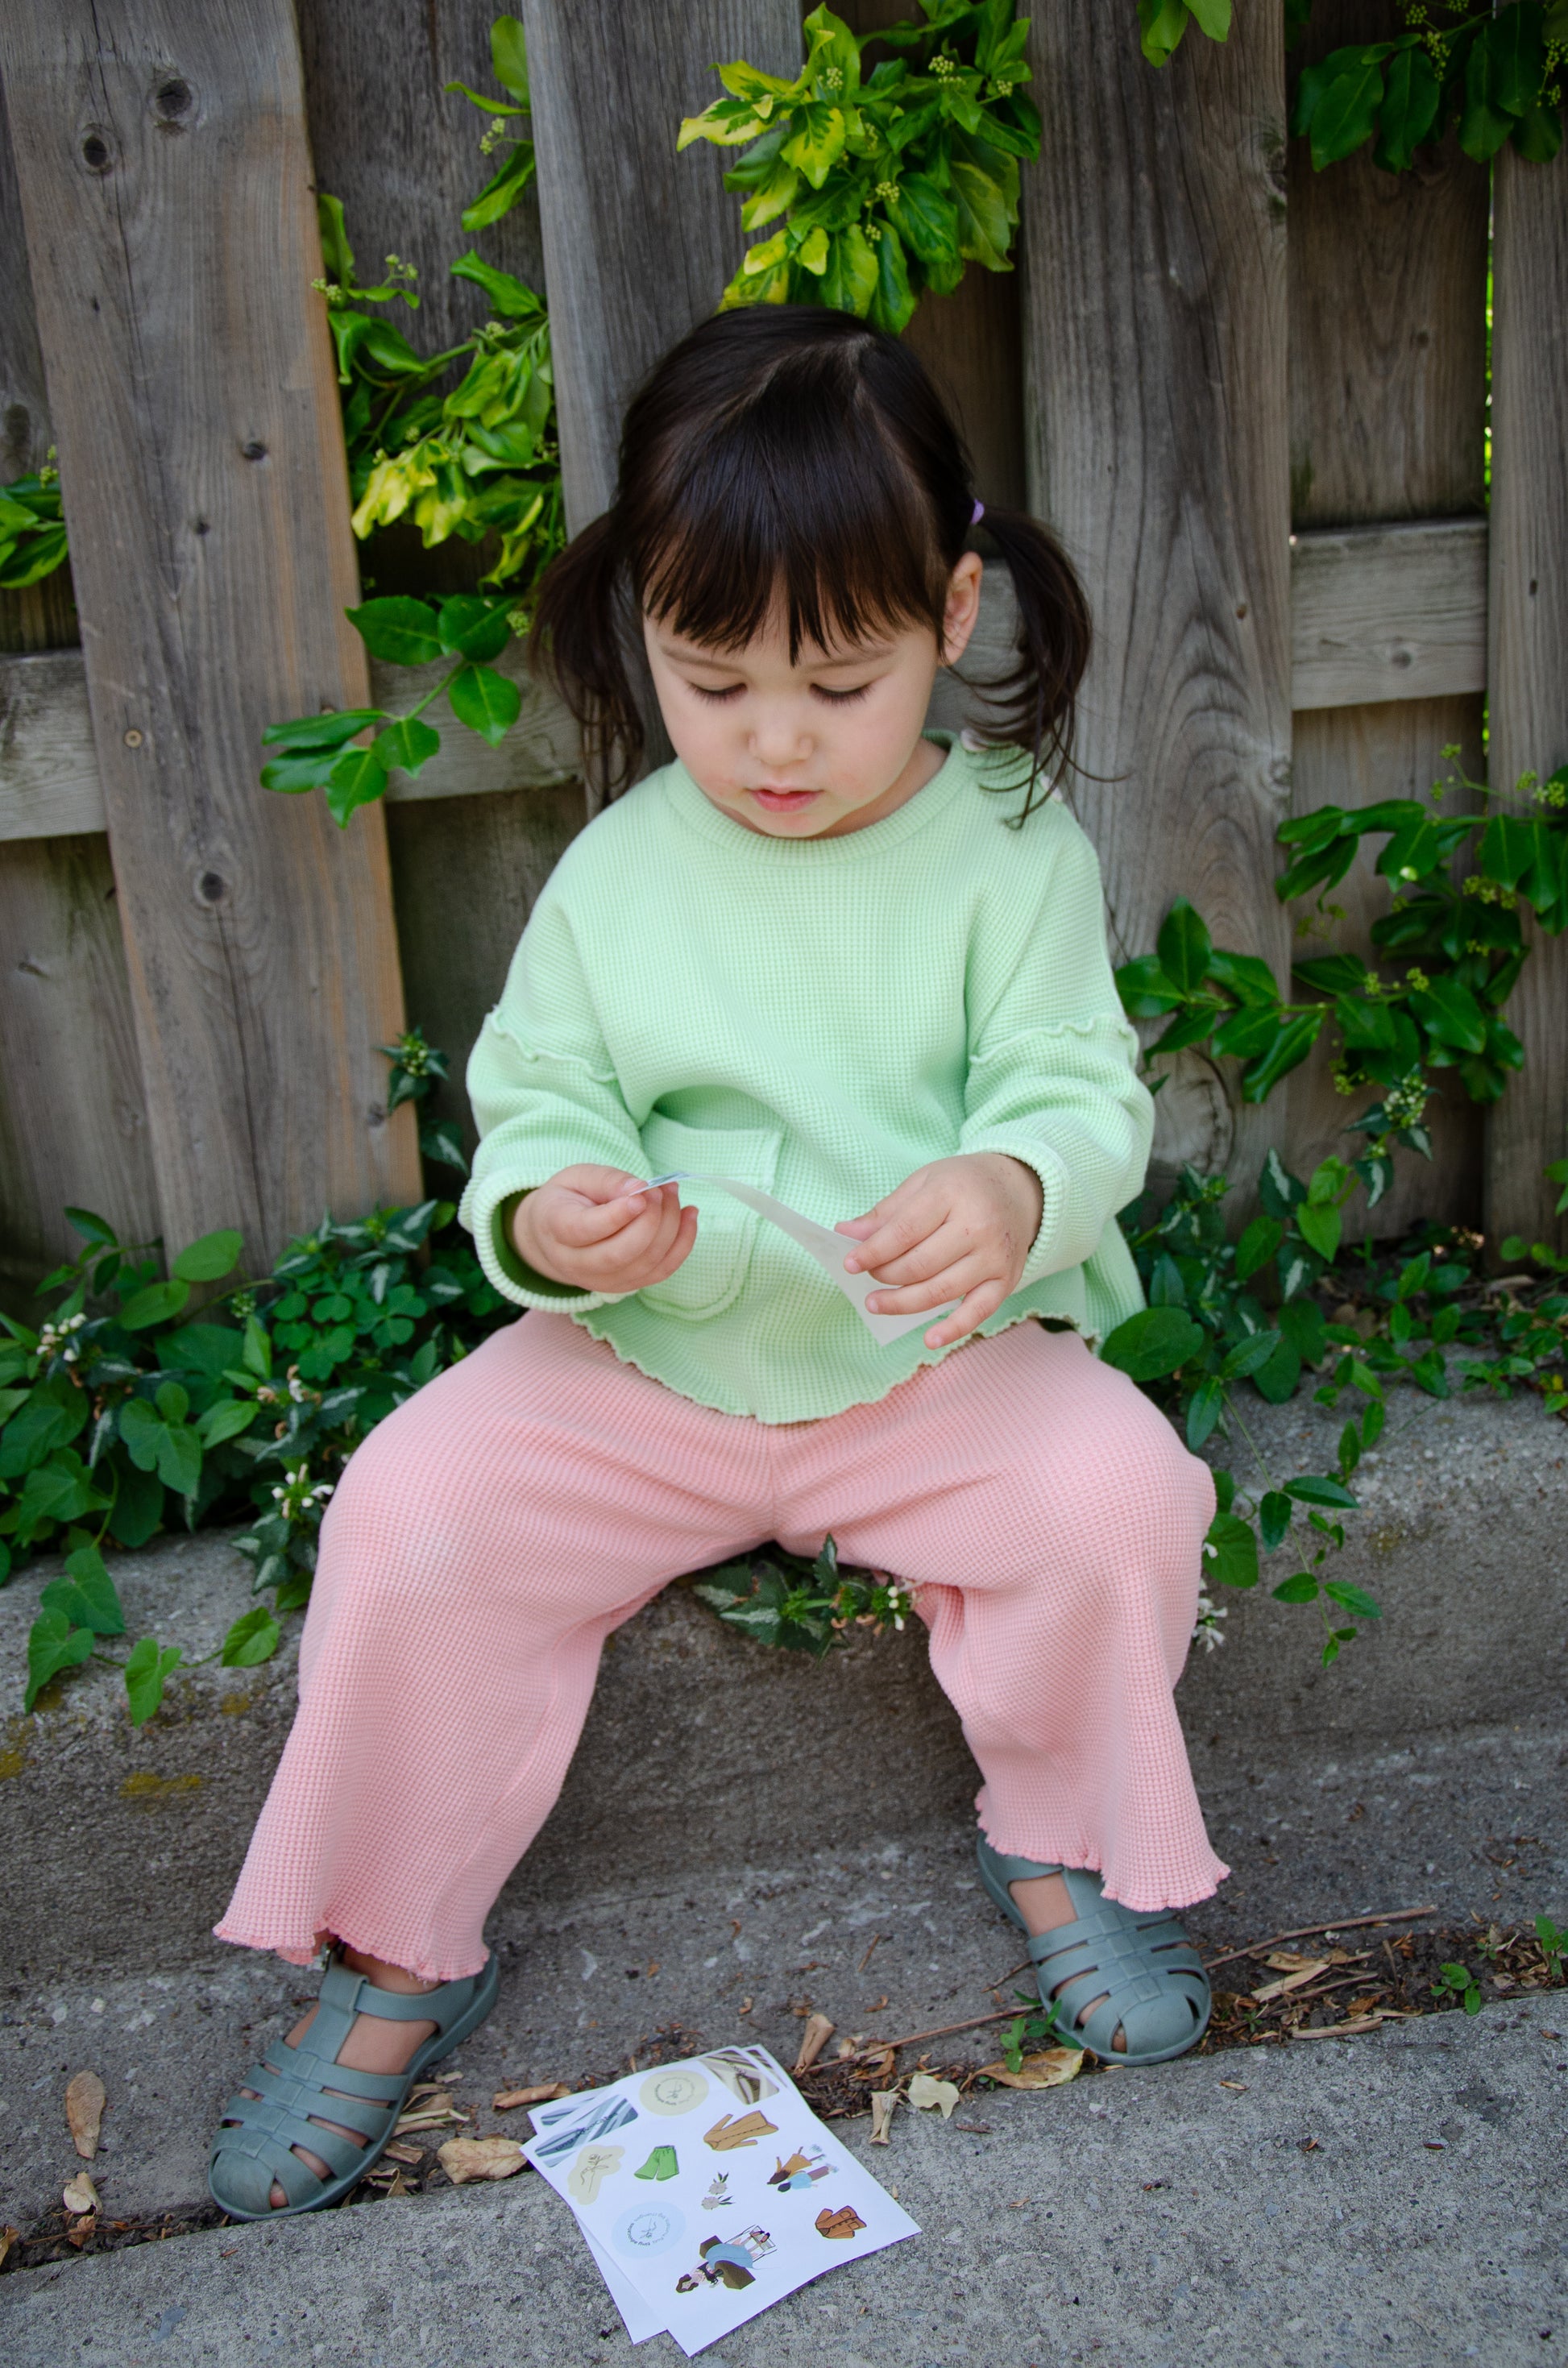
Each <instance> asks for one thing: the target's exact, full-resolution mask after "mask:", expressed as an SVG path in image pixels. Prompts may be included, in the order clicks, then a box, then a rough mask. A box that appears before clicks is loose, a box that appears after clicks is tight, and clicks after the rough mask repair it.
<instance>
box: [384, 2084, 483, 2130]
mask: <svg viewBox="0 0 1568 2368" xmlns="http://www.w3.org/2000/svg"><path fill="white" fill-rule="evenodd" d="M472 2119H473V2115H472V2113H460V2112H459V2111H458V2109H457V2107H456V2105H454V2104H453V2102H452V2100H451V2097H450V2095H449V2092H448V2091H447V2090H446V2089H437V2091H436V2093H435V2095H434V2096H432V2097H424V2098H421V2100H420V2101H419V2102H418V2103H417V2104H411V2105H410V2106H409V2108H408V2110H407V2111H406V2112H404V2113H403V2115H402V2116H401V2118H400V2119H399V2122H398V2125H397V2127H396V2129H395V2130H394V2131H393V2132H392V2135H393V2136H394V2137H398V2138H401V2137H405V2136H407V2135H408V2133H409V2132H410V2131H411V2130H439V2129H444V2128H445V2127H446V2124H447V2123H449V2122H463V2123H468V2122H472Z"/></svg>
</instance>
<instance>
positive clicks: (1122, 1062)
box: [461, 734, 1153, 1423]
mask: <svg viewBox="0 0 1568 2368" xmlns="http://www.w3.org/2000/svg"><path fill="white" fill-rule="evenodd" d="M930 736H931V737H932V738H933V739H936V740H937V742H938V743H939V745H941V746H944V747H945V748H946V750H947V757H946V761H945V762H944V764H943V766H942V768H941V770H940V771H939V772H938V773H937V775H936V776H935V778H934V779H933V780H930V781H928V782H927V783H926V786H925V788H924V789H921V790H919V791H916V792H915V796H914V797H913V798H911V799H909V800H908V801H907V803H905V804H903V805H902V806H900V807H898V808H897V810H896V811H895V812H894V813H892V814H888V815H886V816H885V817H884V818H883V820H881V822H875V823H870V824H869V825H866V826H865V828H863V829H861V830H857V831H849V832H846V834H845V835H844V836H843V837H835V838H811V839H781V838H770V837H765V836H764V835H763V834H762V833H760V832H757V831H751V830H747V829H746V828H745V827H744V825H741V824H739V823H736V822H734V821H733V820H732V819H731V817H730V816H729V815H728V814H722V813H720V811H719V810H718V808H717V807H716V806H714V805H712V804H710V802H709V800H708V799H707V798H705V797H704V796H703V794H702V791H700V790H699V788H698V786H697V784H696V782H695V781H694V780H692V778H691V776H690V774H689V773H687V770H686V768H685V767H684V766H682V765H678V764H676V765H668V766H666V767H665V768H664V770H663V771H661V772H657V773H654V774H653V775H651V776H650V778H649V779H648V780H644V781H642V782H639V783H638V785H637V787H636V788H635V789H632V790H631V791H628V792H627V794H626V795H625V796H624V797H623V798H620V799H619V800H618V801H617V802H616V803H614V804H612V805H610V806H608V807H607V808H606V809H605V811H604V812H603V813H602V814H598V815H597V816H596V818H595V819H594V821H592V822H591V823H590V824H589V825H587V827H586V829H585V830H584V831H582V832H581V833H580V834H579V836H578V837H576V838H575V839H574V840H573V842H572V844H571V846H570V847H568V848H567V849H566V852H565V854H564V855H563V856H562V859H561V861H560V862H559V863H558V864H557V866H556V868H555V870H554V871H553V872H552V873H551V877H550V879H549V881H548V882H546V885H545V887H544V889H543V891H542V893H541V894H540V898H539V900H538V902H537V904H536V905H535V906H534V908H533V911H532V913H531V915H530V916H529V918H528V927H527V928H526V929H525V930H524V932H523V936H522V939H521V942H520V943H519V945H518V947H517V953H516V955H515V956H514V958H513V962H512V966H511V970H510V972H509V973H508V976H507V979H506V988H505V991H504V992H503V994H502V996H501V1000H500V1002H499V1003H498V1004H497V1005H496V1007H495V1008H494V1010H493V1011H492V1012H491V1013H490V1014H489V1016H488V1018H487V1019H486V1020H485V1022H484V1026H483V1030H482V1032H481V1034H480V1038H479V1041H478V1042H477V1043H476V1045H475V1046H474V1050H473V1054H472V1059H471V1060H470V1062H469V1066H468V1089H469V1093H470V1096H471V1097H472V1102H473V1109H474V1116H475V1118H476V1120H477V1121H478V1125H479V1132H480V1135H481V1138H482V1139H481V1142H480V1146H479V1152H478V1155H477V1156H476V1158H475V1160H474V1165H473V1174H472V1178H471V1180H470V1183H469V1186H468V1190H466V1192H465V1193H464V1195H463V1201H462V1210H461V1215H462V1221H463V1223H464V1224H466V1225H467V1226H468V1228H469V1230H470V1231H471V1232H472V1235H473V1237H474V1240H475V1243H476V1245H477V1247H478V1250H479V1256H480V1258H481V1260H482V1261H483V1267H484V1270H485V1272H486V1273H487V1274H488V1275H489V1277H490V1279H491V1281H492V1282H494V1285H495V1288H496V1289H497V1290H498V1291H500V1292H504V1293H505V1294H506V1297H507V1298H508V1299H512V1300H515V1301H517V1302H518V1303H519V1304H521V1305H522V1306H525V1307H545V1308H554V1309H557V1310H559V1311H560V1312H561V1313H562V1314H564V1315H570V1316H572V1317H573V1318H574V1320H575V1321H576V1322H578V1323H580V1324H582V1325H584V1326H585V1327H586V1328H587V1330H588V1331H590V1332H592V1333H593V1334H595V1335H596V1336H597V1338H602V1339H606V1340H608V1342H609V1343H610V1345H611V1347H612V1348H613V1349H615V1352H616V1354H617V1356H619V1357H620V1358H622V1359H623V1360H625V1361H626V1362H628V1363H629V1364H632V1365H636V1366H638V1367H639V1368H640V1369H641V1370H642V1372H645V1373H650V1374H652V1375H653V1378H654V1379H655V1380H656V1381H661V1382H664V1383H667V1385H668V1386H669V1387H670V1388H671V1389H673V1390H678V1391H679V1392H680V1394H681V1395H682V1396H684V1397H688V1398H695V1399H696V1400H698V1401H699V1404H701V1405H703V1406H717V1407H719V1408H720V1409H721V1410H722V1412H724V1413H727V1414H748V1415H753V1416H755V1417H756V1418H757V1419H758V1420H759V1421H762V1422H768V1423H778V1422H803V1421H809V1420H812V1419H814V1418H816V1417H820V1416H824V1415H830V1414H836V1413H838V1412H840V1411H841V1410H842V1409H843V1408H844V1407H846V1406H856V1405H860V1404H865V1403H869V1402H870V1401H872V1400H874V1399H877V1398H881V1397H883V1396H885V1395H886V1394H887V1393H888V1391H889V1390H891V1389H892V1388H893V1387H895V1385H896V1384H897V1383H900V1382H902V1381H903V1380H905V1379H906V1378H907V1377H908V1375H909V1374H911V1373H912V1372H914V1371H915V1368H916V1367H917V1366H919V1365H929V1364H935V1363H936V1362H937V1360H939V1359H940V1358H942V1357H945V1356H949V1355H952V1354H954V1353H956V1352H958V1351H959V1350H960V1349H963V1347H964V1346H965V1345H966V1343H965V1342H963V1341H953V1342H950V1343H949V1345H948V1347H946V1348H943V1349H927V1348H926V1345H925V1334H926V1330H927V1329H929V1325H925V1326H917V1327H915V1329H913V1330H911V1331H909V1332H906V1333H905V1334H904V1335H903V1337H902V1338H900V1339H897V1340H894V1341H892V1342H889V1343H887V1344H886V1345H879V1344H878V1343H877V1342H876V1341H874V1340H873V1339H872V1338H871V1336H870V1334H869V1331H868V1330H867V1328H866V1326H865V1325H864V1324H863V1323H862V1322H861V1320H860V1317H859V1315H858V1314H857V1312H856V1310H855V1309H854V1307H853V1306H852V1305H851V1304H850V1303H849V1301H848V1300H847V1299H846V1298H845V1297H844V1296H843V1294H842V1293H841V1292H838V1291H836V1290H835V1288H834V1286H833V1284H832V1283H831V1282H830V1281H828V1279H827V1277H826V1276H825V1275H824V1273H823V1271H822V1269H821V1268H820V1267H819V1266H817V1265H816V1263H815V1262H814V1260H813V1259H812V1258H811V1257H810V1256H809V1254H808V1253H807V1252H806V1251H805V1250H803V1249H802V1248H801V1247H800V1246H799V1245H798V1244H797V1243H795V1242H793V1241H791V1240H790V1238H789V1236H788V1235H785V1234H783V1233H781V1232H780V1231H779V1230H778V1227H777V1226H776V1225H772V1224H768V1223H767V1221H766V1220H765V1219H762V1218H759V1217H758V1216H757V1214H756V1212H755V1211H753V1210H750V1209H747V1208H746V1207H744V1205H743V1204H742V1203H741V1202H739V1201H735V1200H733V1199H732V1198H731V1197H730V1196H729V1195H728V1194H724V1193H719V1192H713V1191H711V1190H705V1189H704V1188H703V1187H702V1186H701V1185H693V1184H683V1185H682V1187H681V1197H682V1199H683V1201H695V1202H696V1204H697V1207H698V1210H699V1218H698V1234H697V1241H696V1244H695V1246H694V1247H693V1248H692V1249H691V1251H690V1252H689V1254H688V1255H687V1258H686V1260H685V1262H684V1263H683V1264H682V1265H681V1266H679V1267H678V1268H677V1269H676V1271H675V1272H674V1273H673V1274H672V1275H670V1276H669V1277H668V1278H667V1280H666V1281H664V1282H661V1283H658V1284H655V1285H654V1286H653V1287H652V1288H651V1289H649V1290H646V1291H638V1292H620V1293H605V1292H583V1291H576V1290H574V1289H573V1288H572V1287H571V1286H570V1285H568V1284H563V1283H558V1282H552V1281H550V1280H549V1279H548V1277H546V1276H544V1275H541V1274H538V1273H535V1272H534V1271H533V1270H532V1269H530V1268H528V1266H526V1265H524V1264H523V1263H522V1261H521V1260H520V1259H519V1258H518V1257H517V1252H516V1249H515V1248H514V1247H513V1246H512V1243H511V1241H510V1239H509V1236H508V1234H507V1230H506V1222H507V1218H508V1216H509V1213H510V1207H511V1204H513V1203H514V1202H515V1201H516V1199H517V1195H518V1194H519V1193H521V1192H524V1191H527V1190H531V1189H532V1188H533V1187H534V1186H536V1185H539V1184H542V1183H544V1182H546V1181H547V1179H548V1178H550V1177H551V1176H553V1175H554V1174H555V1173H556V1172H557V1171H558V1170H559V1169H561V1168H562V1167H571V1166H573V1165H574V1164H575V1163H576V1162H578V1161H580V1160H592V1161H603V1162H604V1163H606V1164H607V1165H608V1166H611V1167H620V1168H624V1169H625V1170H626V1171H627V1172H628V1173H630V1174H633V1175H638V1176H658V1175H662V1174H664V1173H665V1170H666V1169H668V1168H674V1167H686V1168H699V1169H702V1170H704V1171H706V1172H707V1173H708V1174H709V1175H711V1176H723V1177H733V1178H739V1179H740V1180H741V1181H743V1182H745V1183H748V1184H753V1185H756V1186H759V1187H760V1188H761V1189H762V1190H764V1191H767V1192H772V1193H774V1194H776V1195H777V1196H778V1199H780V1200H782V1201H788V1202H789V1203H790V1206H791V1207H793V1208H796V1209H799V1210H801V1211H802V1212H804V1214H805V1215H807V1216H809V1217H814V1218H816V1219H817V1220H818V1221H819V1222H820V1223H823V1224H835V1223H837V1221H838V1220H839V1219H841V1218H845V1217H856V1216H859V1215H861V1214H862V1213H863V1212H865V1211H866V1210H868V1209H869V1208H870V1207H871V1206H872V1205H873V1203H874V1202H876V1201H879V1200H881V1198H882V1197H883V1196H884V1195H885V1194H886V1193H888V1192H890V1191H892V1189H893V1187H894V1186H895V1185H897V1184H901V1183H902V1182H903V1179H904V1178H905V1177H907V1176H909V1175H911V1174H912V1173H913V1172H914V1170H915V1168H917V1167H922V1166H924V1165H925V1163H926V1161H928V1160H933V1159H940V1158H946V1157H948V1156H951V1155H953V1154H955V1153H960V1152H982V1151H1000V1152H1007V1153H1010V1154H1011V1156H1013V1157H1014V1158H1015V1159H1020V1160H1022V1161H1024V1162H1025V1164H1026V1165H1027V1166H1028V1167H1032V1168H1033V1169H1034V1171H1035V1173H1036V1175H1037V1176H1038V1177H1039V1178H1040V1185H1041V1189H1042V1191H1043V1195H1044V1201H1043V1210H1042V1213H1041V1217H1040V1231H1039V1234H1038V1235H1037V1236H1036V1238H1035V1241H1034V1243H1033V1246H1032V1247H1031V1248H1030V1251H1029V1255H1028V1262H1027V1264H1026V1265H1025V1268H1024V1271H1023V1274H1022V1276H1021V1278H1020V1280H1019V1283H1018V1287H1017V1290H1016V1291H1015V1292H1013V1293H1012V1295H1011V1297H1010V1298H1008V1299H1006V1300H1005V1301H1004V1302H1003V1304H1002V1305H1001V1306H1000V1307H999V1308H998V1309H997V1310H996V1312H995V1314H994V1315H992V1316H991V1317H990V1318H989V1319H988V1320H987V1322H986V1323H985V1324H984V1325H983V1326H981V1329H982V1331H983V1332H987V1333H990V1332H999V1331H1001V1330H1003V1329H1004V1328H1005V1327H1006V1326H1007V1325H1009V1324H1017V1323H1019V1322H1021V1321H1022V1320H1023V1318H1024V1317H1026V1316H1029V1315H1040V1316H1044V1317H1046V1318H1048V1319H1051V1320H1056V1321H1062V1322H1066V1323H1068V1324H1071V1325H1074V1326H1076V1327H1077V1328H1078V1330H1080V1331H1081V1332H1083V1333H1084V1334H1085V1336H1087V1337H1088V1338H1090V1339H1091V1340H1093V1339H1097V1338H1102V1337H1103V1336H1104V1335H1105V1334H1107V1333H1108V1332H1109V1331H1110V1330H1111V1328H1112V1327H1113V1326H1115V1325H1117V1324H1118V1323H1119V1322H1120V1321H1121V1319H1122V1317H1123V1316H1126V1315H1131V1313H1132V1312H1133V1311H1134V1309H1136V1308H1137V1307H1139V1306H1141V1305H1142V1297H1141V1294H1140V1291H1139V1285H1138V1278H1137V1273H1136V1270H1135V1269H1134V1267H1133V1263H1132V1259H1131V1254H1130V1252H1129V1250H1128V1248H1127V1246H1126V1244H1125V1243H1124V1241H1123V1240H1122V1237H1121V1235H1120V1234H1119V1231H1118V1229H1117V1225H1116V1222H1115V1212H1116V1211H1117V1210H1118V1209H1119V1208H1121V1207H1123V1206H1124V1205H1125V1204H1126V1202H1127V1201H1130V1200H1131V1198H1132V1196H1133V1195H1134V1193H1135V1192H1136V1191H1137V1190H1138V1189H1139V1187H1140V1185H1141V1184H1142V1179H1143V1170H1144V1167H1145V1164H1146V1161H1147V1159H1148V1154H1149V1143H1150V1136H1151V1133H1152V1131H1153V1104H1152V1101H1151V1099H1150V1096H1149V1093H1148V1091H1147V1089H1146V1087H1144V1086H1143V1085H1142V1083H1141V1082H1140V1080H1139V1078H1138V1076H1137V1074H1136V1070H1135V1067H1134V1062H1135V1058H1136V1053H1137V1042H1136V1039H1135V1037H1134V1035H1133V1032H1132V1030H1131V1028H1130V1027H1129V1025H1128V1023H1127V1021H1126V1019H1124V1018H1123V1016H1122V1011H1121V1006H1120V1004H1119V1001H1118V998H1117V993H1116V987H1115V984H1114V982H1113V980H1112V977H1111V971H1110V963H1109V961H1108V957H1107V953H1106V944H1105V924H1104V916H1103V911H1102V905H1101V895H1100V880H1099V868H1098V865H1097V863H1096V859H1095V854H1094V850H1093V848H1091V847H1090V845H1089V842H1088V840H1087V838H1085V836H1084V833H1083V832H1082V830H1081V829H1080V828H1079V827H1078V825H1077V824H1076V823H1075V822H1074V820H1073V818H1072V816H1071V815H1070V814H1068V813H1067V811H1066V809H1065V808H1064V807H1063V806H1062V805H1061V804H1059V803H1056V802H1055V801H1051V802H1050V803H1047V804H1045V805H1044V806H1041V807H1038V808H1037V810H1036V812H1035V813H1034V814H1031V815H1030V816H1029V818H1028V821H1027V822H1026V823H1025V824H1024V825H1022V827H1021V828H1020V829H1011V828H1008V827H1007V826H1006V816H1007V815H1008V814H1012V813H1016V812H1017V810H1018V808H1019V806H1020V805H1021V804H1022V803H1023V791H1022V785H1021V780H1019V778H1018V768H1017V751H1016V750H1015V751H1012V752H1010V755H1009V756H1008V757H1006V758H1005V759H1003V760H1002V761H1003V763H1005V764H1006V766H1007V767H1008V768H1010V769H1009V770H1008V771H1006V772H1001V771H990V772H986V771H983V769H982V768H983V767H989V766H995V765H996V764H997V761H998V760H997V759H996V758H994V757H974V756H971V755H970V754H969V753H968V752H967V751H966V750H965V749H964V748H963V747H962V746H960V745H959V744H958V743H957V742H955V741H953V740H951V738H950V737H949V734H931V735H930ZM985 779H991V780H997V779H1011V780H1014V781H1016V782H1017V784H1018V785H1017V789H1016V790H1014V789H1009V790H1006V791H987V790H985V789H983V788H982V786H981V784H982V781H983V780H985ZM851 1247H853V1245H852V1243H851V1242H850V1240H849V1238H848V1236H847V1235H846V1237H845V1249H846V1254H847V1252H848V1250H849V1249H850V1248H851ZM935 1320H936V1319H935V1317H933V1318H932V1319H931V1321H933V1322H934V1321H935Z"/></svg>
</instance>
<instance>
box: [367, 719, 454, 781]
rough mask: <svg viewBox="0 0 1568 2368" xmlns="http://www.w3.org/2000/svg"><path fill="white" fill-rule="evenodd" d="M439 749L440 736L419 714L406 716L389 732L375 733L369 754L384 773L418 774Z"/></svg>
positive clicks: (393, 725)
mask: <svg viewBox="0 0 1568 2368" xmlns="http://www.w3.org/2000/svg"><path fill="white" fill-rule="evenodd" d="M440 746H441V735H440V734H439V733H438V732H437V731H434V730H433V729H432V728H431V726H430V725H429V724H428V723H426V721H425V719H424V717H423V716H422V715H405V716H404V717H403V720H402V722H401V723H394V724H392V726H391V728H390V729H389V730H388V731H385V732H378V733H377V734H376V737H375V738H374V739H373V740H372V741H371V743H370V754H371V755H372V756H373V757H375V758H376V759H377V761H378V763H379V764H380V765H381V768H382V770H383V771H384V772H388V773H391V772H393V771H396V772H400V773H417V771H418V770H419V768H420V767H421V765H426V764H428V763H429V761H430V759H431V757H434V756H435V755H436V754H437V751H438V749H439V748H440Z"/></svg>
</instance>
